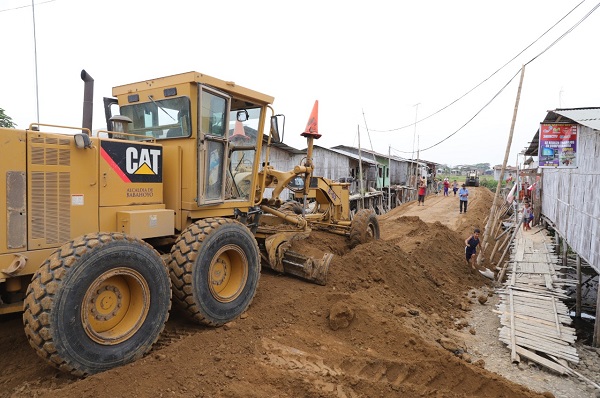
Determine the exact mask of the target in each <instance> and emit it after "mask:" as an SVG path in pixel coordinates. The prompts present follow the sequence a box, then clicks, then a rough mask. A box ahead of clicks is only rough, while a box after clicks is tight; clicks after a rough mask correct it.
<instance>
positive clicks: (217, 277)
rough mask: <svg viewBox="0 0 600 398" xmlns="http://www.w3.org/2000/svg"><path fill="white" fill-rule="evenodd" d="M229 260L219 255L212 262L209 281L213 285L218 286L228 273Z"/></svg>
mask: <svg viewBox="0 0 600 398" xmlns="http://www.w3.org/2000/svg"><path fill="white" fill-rule="evenodd" d="M229 267H230V265H229V262H228V261H226V259H224V258H223V257H219V258H218V259H217V261H215V263H214V264H213V267H212V275H211V281H212V284H213V285H216V286H220V285H222V284H223V282H225V280H226V279H227V276H228V274H229V271H228V270H229Z"/></svg>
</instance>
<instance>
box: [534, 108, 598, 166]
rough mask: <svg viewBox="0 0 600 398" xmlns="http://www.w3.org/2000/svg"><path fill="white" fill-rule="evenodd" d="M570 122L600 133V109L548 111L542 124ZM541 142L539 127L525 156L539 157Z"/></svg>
mask: <svg viewBox="0 0 600 398" xmlns="http://www.w3.org/2000/svg"><path fill="white" fill-rule="evenodd" d="M570 121H571V122H575V123H578V124H581V125H582V126H586V127H589V128H592V129H594V130H598V131H600V107H594V108H571V109H555V110H553V111H548V113H547V114H546V117H545V118H544V121H543V122H542V123H559V122H560V123H565V122H566V123H568V122H570ZM539 142H540V129H539V127H538V129H537V131H536V133H535V135H534V136H533V139H532V140H531V142H530V143H529V145H528V146H527V147H526V148H525V150H524V153H525V155H528V156H537V155H538V145H539Z"/></svg>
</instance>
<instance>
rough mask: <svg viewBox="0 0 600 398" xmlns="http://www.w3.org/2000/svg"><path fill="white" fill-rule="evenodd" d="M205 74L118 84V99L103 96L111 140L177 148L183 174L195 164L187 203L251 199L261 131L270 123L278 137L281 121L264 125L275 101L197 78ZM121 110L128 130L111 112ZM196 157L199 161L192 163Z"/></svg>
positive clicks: (261, 136) (200, 204) (205, 203)
mask: <svg viewBox="0 0 600 398" xmlns="http://www.w3.org/2000/svg"><path fill="white" fill-rule="evenodd" d="M190 77H191V78H190ZM205 77H206V76H204V75H200V76H199V75H197V74H192V73H189V74H183V75H177V76H173V77H168V78H162V79H156V80H153V81H147V82H143V84H141V83H134V84H131V85H127V86H121V87H118V88H114V89H113V95H116V96H117V97H118V100H117V99H112V98H105V100H104V103H105V113H106V117H107V128H108V130H109V131H111V134H110V135H111V137H113V138H118V139H124V140H128V141H138V142H139V141H157V142H161V143H162V142H164V146H165V147H173V146H179V147H180V148H181V151H182V157H183V162H184V164H182V173H184V175H185V174H187V173H189V172H190V170H193V169H192V167H193V168H194V169H196V170H197V172H196V173H195V174H196V176H195V178H194V179H195V180H196V181H197V189H195V190H194V191H196V194H195V195H193V196H192V197H188V198H186V197H183V198H182V200H183V201H184V202H189V201H190V199H191V200H192V201H194V202H196V204H197V206H205V205H215V204H219V203H223V202H227V201H244V202H247V201H250V200H251V199H252V195H253V187H254V186H255V182H256V181H255V179H256V175H257V172H258V164H259V162H260V155H261V154H260V148H261V145H262V139H263V133H262V129H263V128H265V127H271V131H273V130H275V135H274V137H273V142H278V141H279V134H278V129H277V120H276V119H274V120H272V121H271V126H268V125H267V126H265V124H266V123H265V119H266V118H265V112H266V111H267V105H268V104H269V103H270V102H271V100H272V99H271V98H267V97H266V96H265V99H267V100H268V102H267V101H264V99H263V98H262V97H263V96H264V95H259V96H257V97H256V98H257V99H252V96H254V95H255V94H259V93H247V92H245V91H247V89H243V88H241V87H240V88H238V87H236V86H235V85H233V86H230V85H229V84H228V83H227V82H219V83H224V84H222V85H223V87H221V86H219V85H217V84H216V82H215V81H211V84H206V83H203V82H201V81H199V80H202V79H203V78H205ZM206 78H207V79H208V77H206ZM236 91H241V93H240V94H238V93H237V92H236ZM250 94H251V95H252V96H251V95H250ZM114 105H117V106H114ZM117 112H118V113H119V114H120V116H119V117H120V118H121V119H122V120H120V121H119V122H121V123H123V120H130V122H129V123H127V122H126V124H127V126H125V127H124V128H121V129H119V128H117V127H118V125H117V123H115V120H114V118H115V117H114V116H113V113H117ZM117 130H121V131H126V134H122V133H121V134H119V131H117ZM194 159H195V161H196V162H197V163H196V164H195V165H193V164H190V163H189V162H190V161H194ZM186 194H187V193H186ZM190 194H191V192H190Z"/></svg>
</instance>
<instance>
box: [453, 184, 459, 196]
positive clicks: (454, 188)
mask: <svg viewBox="0 0 600 398" xmlns="http://www.w3.org/2000/svg"><path fill="white" fill-rule="evenodd" d="M457 191H458V182H456V180H454V182H453V183H452V192H454V196H456V192H457Z"/></svg>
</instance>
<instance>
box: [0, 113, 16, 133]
mask: <svg viewBox="0 0 600 398" xmlns="http://www.w3.org/2000/svg"><path fill="white" fill-rule="evenodd" d="M16 126H17V125H16V124H15V123H14V122H13V121H12V119H11V117H10V116H8V115H7V114H6V113H4V109H2V108H0V127H8V128H9V129H12V128H15V127H16Z"/></svg>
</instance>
